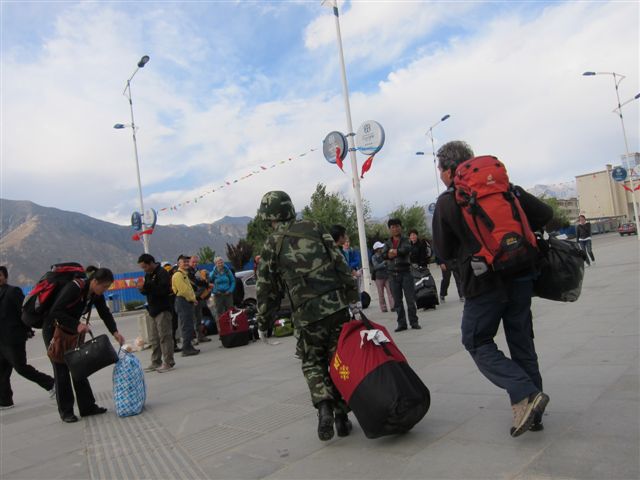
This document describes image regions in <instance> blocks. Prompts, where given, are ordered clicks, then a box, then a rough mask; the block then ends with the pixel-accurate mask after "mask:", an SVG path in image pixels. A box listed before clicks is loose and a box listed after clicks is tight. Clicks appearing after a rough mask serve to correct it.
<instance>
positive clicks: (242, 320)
mask: <svg viewBox="0 0 640 480" xmlns="http://www.w3.org/2000/svg"><path fill="white" fill-rule="evenodd" d="M219 324H220V341H221V342H222V346H223V347H226V348H231V347H240V346H242V345H246V344H247V343H249V340H251V332H249V319H248V318H247V313H246V312H245V311H244V310H240V309H238V308H230V309H229V310H227V311H226V312H224V313H223V314H222V315H220V319H219Z"/></svg>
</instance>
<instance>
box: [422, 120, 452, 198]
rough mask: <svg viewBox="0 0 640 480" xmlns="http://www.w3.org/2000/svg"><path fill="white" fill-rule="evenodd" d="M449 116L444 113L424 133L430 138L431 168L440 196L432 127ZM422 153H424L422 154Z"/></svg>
mask: <svg viewBox="0 0 640 480" xmlns="http://www.w3.org/2000/svg"><path fill="white" fill-rule="evenodd" d="M449 117H451V115H445V116H444V117H442V118H441V119H440V120H438V121H437V122H436V123H434V124H433V125H431V126H430V127H429V130H428V131H427V133H426V134H425V135H427V136H428V137H429V138H430V139H431V153H432V154H433V170H434V172H435V174H436V189H437V191H438V196H440V182H439V181H438V167H437V165H436V148H435V146H434V144H433V129H434V128H435V127H437V126H438V125H440V124H441V123H442V122H444V121H445V120H446V119H447V118H449ZM423 155H424V154H423Z"/></svg>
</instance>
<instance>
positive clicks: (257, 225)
mask: <svg viewBox="0 0 640 480" xmlns="http://www.w3.org/2000/svg"><path fill="white" fill-rule="evenodd" d="M270 232H271V225H270V224H269V222H267V221H265V220H262V218H260V215H258V214H257V213H256V216H255V217H254V218H253V220H251V221H250V222H249V224H248V225H247V238H246V241H247V243H249V244H250V245H251V247H252V248H253V252H254V253H255V254H256V255H260V253H261V252H262V247H263V246H264V241H265V240H266V239H267V237H268V236H269V233H270Z"/></svg>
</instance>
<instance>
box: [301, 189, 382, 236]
mask: <svg viewBox="0 0 640 480" xmlns="http://www.w3.org/2000/svg"><path fill="white" fill-rule="evenodd" d="M363 207H364V218H365V221H366V220H367V219H368V218H369V216H370V213H369V211H370V208H369V205H368V203H366V202H363ZM302 218H304V219H306V220H314V221H316V222H318V223H319V224H320V225H322V226H323V227H325V228H326V229H327V230H328V229H329V228H331V226H332V225H336V224H339V225H342V226H343V227H345V228H346V229H347V234H348V235H349V239H350V241H351V245H358V244H359V239H358V220H357V215H356V206H355V204H354V203H353V202H352V201H350V200H348V199H346V198H345V197H344V195H342V194H340V193H329V192H327V187H326V185H324V184H322V183H318V185H316V190H315V192H313V194H312V195H311V202H310V203H309V205H307V206H305V207H304V208H303V209H302Z"/></svg>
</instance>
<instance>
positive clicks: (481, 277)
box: [433, 141, 553, 437]
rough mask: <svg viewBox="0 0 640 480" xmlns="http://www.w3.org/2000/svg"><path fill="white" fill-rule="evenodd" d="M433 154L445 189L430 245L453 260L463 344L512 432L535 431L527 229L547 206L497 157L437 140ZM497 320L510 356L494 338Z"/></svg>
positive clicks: (538, 379) (540, 396)
mask: <svg viewBox="0 0 640 480" xmlns="http://www.w3.org/2000/svg"><path fill="white" fill-rule="evenodd" d="M437 158H438V169H439V170H440V178H441V179H442V181H443V183H444V184H445V185H446V186H447V190H446V191H445V192H444V193H442V194H441V195H440V197H439V198H438V201H437V203H436V210H435V213H434V218H433V238H434V247H435V250H436V252H438V256H439V257H440V258H441V259H442V260H444V261H450V260H454V259H457V260H458V265H459V268H460V275H461V278H462V284H463V291H464V294H465V300H466V301H465V304H464V311H463V314H462V327H461V330H462V343H463V345H464V346H465V348H466V350H467V351H468V352H469V353H470V354H471V357H472V358H473V360H474V361H475V363H476V365H477V366H478V369H479V370H480V372H481V373H482V374H483V375H484V376H485V377H487V378H488V379H489V380H490V381H491V382H492V383H493V384H494V385H496V386H498V387H500V388H502V389H505V390H506V391H507V393H508V394H509V397H510V400H511V406H512V410H513V417H514V418H513V426H512V427H511V430H510V433H511V436H513V437H517V436H519V435H521V434H523V433H525V432H527V431H529V430H534V431H535V430H541V429H542V414H543V412H544V410H545V408H546V406H547V403H548V402H549V397H548V395H546V394H545V393H543V391H542V376H541V375H540V369H539V366H538V356H537V354H536V350H535V345H534V342H533V324H532V315H531V296H532V293H533V280H534V278H535V274H536V268H535V263H536V260H537V243H536V240H535V236H534V235H533V230H537V229H539V228H542V227H543V226H544V225H545V224H546V223H547V222H548V221H549V220H550V219H551V218H552V216H553V211H552V210H551V208H550V207H549V206H547V205H546V204H545V203H544V202H542V201H540V200H539V199H537V198H536V197H534V196H533V195H531V194H529V193H527V192H525V191H524V190H523V189H522V188H520V187H514V186H513V185H511V184H510V183H509V178H508V176H507V173H506V168H505V167H504V165H503V164H502V163H501V162H500V161H499V160H498V159H497V158H495V157H490V156H483V157H474V154H473V151H472V150H471V147H469V145H467V144H466V143H465V142H461V141H453V142H449V143H447V144H445V145H443V146H442V147H441V148H440V149H439V150H438V153H437ZM501 321H502V325H503V328H504V331H505V336H506V340H507V345H508V347H509V352H510V354H511V358H508V357H507V356H505V355H504V353H503V352H502V351H500V350H499V349H498V347H497V345H496V343H495V341H494V337H495V335H496V333H497V331H498V328H499V326H500V322H501Z"/></svg>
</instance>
